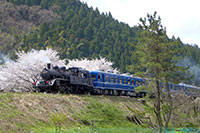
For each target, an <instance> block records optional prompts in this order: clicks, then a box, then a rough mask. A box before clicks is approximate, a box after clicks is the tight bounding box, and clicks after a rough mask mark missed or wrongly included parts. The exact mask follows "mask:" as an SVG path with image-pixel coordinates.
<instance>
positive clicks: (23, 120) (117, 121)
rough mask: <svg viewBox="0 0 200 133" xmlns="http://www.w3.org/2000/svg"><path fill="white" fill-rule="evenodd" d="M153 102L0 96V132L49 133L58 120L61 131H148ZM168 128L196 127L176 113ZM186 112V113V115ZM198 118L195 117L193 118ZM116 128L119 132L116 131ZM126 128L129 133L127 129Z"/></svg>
mask: <svg viewBox="0 0 200 133" xmlns="http://www.w3.org/2000/svg"><path fill="white" fill-rule="evenodd" d="M153 100H154V99H149V98H147V97H146V98H143V99H136V98H129V97H118V96H89V95H64V94H63V95H62V94H43V93H10V92H7V93H0V132H51V131H52V132H53V131H55V123H54V122H55V121H56V120H57V121H59V120H58V119H56V118H55V119H54V121H53V120H52V116H53V115H52V114H58V115H54V116H57V117H59V115H61V116H67V117H66V119H62V120H60V124H61V128H62V130H63V131H71V132H74V131H79V130H80V131H81V130H86V132H87V131H89V129H98V128H104V129H112V130H113V131H116V130H117V131H120V130H122V129H126V131H130V130H132V128H138V129H142V128H143V129H144V131H148V130H150V129H151V128H154V127H156V124H155V123H156V119H155V115H154V110H153ZM176 111H177V112H175V113H174V114H176V113H177V114H179V115H178V116H176V117H173V119H172V122H171V123H170V126H171V127H172V126H173V127H186V126H196V127H200V125H199V123H196V120H195V118H194V116H193V115H194V113H193V111H192V109H191V111H190V112H183V110H181V108H179V109H177V110H176ZM188 113H189V114H188ZM196 117H199V116H196ZM118 129H120V130H118ZM129 129H130V130H129Z"/></svg>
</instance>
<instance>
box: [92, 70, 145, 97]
mask: <svg viewBox="0 0 200 133" xmlns="http://www.w3.org/2000/svg"><path fill="white" fill-rule="evenodd" d="M90 76H91V78H92V80H93V86H94V89H95V91H96V92H97V93H99V94H109V95H127V96H145V95H146V92H139V93H137V92H136V91H135V89H134V88H136V87H138V86H140V85H144V84H145V81H144V80H143V79H141V78H135V77H131V76H128V75H123V74H114V73H107V72H103V71H90Z"/></svg>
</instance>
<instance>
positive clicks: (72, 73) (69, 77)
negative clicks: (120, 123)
mask: <svg viewBox="0 0 200 133" xmlns="http://www.w3.org/2000/svg"><path fill="white" fill-rule="evenodd" d="M40 75H41V77H42V79H41V80H39V81H38V82H34V83H33V87H34V88H35V89H36V91H38V92H48V93H57V92H59V93H67V94H85V93H89V94H100V95H116V96H130V97H144V96H146V94H147V93H150V92H148V91H147V90H142V89H140V91H138V92H137V91H136V89H135V88H137V87H139V86H147V84H148V81H146V80H144V79H142V78H138V77H132V76H130V75H126V74H115V73H111V72H104V71H88V70H85V69H82V68H79V67H72V68H68V69H66V67H58V66H54V67H51V64H47V68H44V69H43V70H42V72H41V73H40ZM160 86H163V84H162V83H160ZM141 88H142V87H141ZM161 88H162V90H163V92H166V89H165V88H164V87H161ZM169 88H170V90H171V92H173V93H176V92H180V91H182V92H184V93H185V94H186V95H193V96H194V97H198V96H199V95H200V88H199V87H195V86H191V85H185V84H173V83H169Z"/></svg>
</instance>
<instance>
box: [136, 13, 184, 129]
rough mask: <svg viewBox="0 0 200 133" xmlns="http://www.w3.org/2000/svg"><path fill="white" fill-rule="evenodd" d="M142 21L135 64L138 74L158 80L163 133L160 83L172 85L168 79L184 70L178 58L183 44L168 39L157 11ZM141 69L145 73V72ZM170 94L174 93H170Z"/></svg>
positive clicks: (158, 113) (157, 107)
mask: <svg viewBox="0 0 200 133" xmlns="http://www.w3.org/2000/svg"><path fill="white" fill-rule="evenodd" d="M140 22H141V24H139V31H138V35H137V41H138V44H137V45H136V47H135V53H134V54H133V56H134V61H135V62H137V65H135V64H134V67H133V68H134V69H135V70H138V72H139V73H138V74H140V75H142V76H145V77H148V78H150V79H152V80H153V81H154V82H155V96H156V100H155V104H154V106H155V110H154V112H155V114H156V117H157V122H158V125H159V128H160V132H162V123H163V120H162V116H161V111H162V110H161V93H162V92H161V87H160V82H163V83H166V85H168V82H170V81H173V80H174V79H176V78H177V77H176V78H175V75H176V76H177V75H180V73H181V72H182V71H183V70H184V69H182V68H181V67H179V66H176V64H177V58H175V57H177V56H178V51H179V47H180V44H181V43H180V42H177V41H176V40H173V39H169V38H168V36H167V35H166V28H164V27H163V26H162V25H161V18H160V17H159V16H158V17H157V13H156V12H155V13H154V14H153V15H149V14H147V18H144V19H142V18H141V19H140ZM141 71H143V72H142V73H141ZM136 74H137V73H136ZM180 80H181V78H180ZM180 80H178V81H180ZM166 87H168V86H166ZM168 90H169V87H168ZM168 94H170V92H169V93H168ZM169 100H170V97H169ZM170 103H171V101H170ZM170 117H171V116H170ZM169 120H170V118H169ZM169 120H168V121H169ZM167 124H168V123H167Z"/></svg>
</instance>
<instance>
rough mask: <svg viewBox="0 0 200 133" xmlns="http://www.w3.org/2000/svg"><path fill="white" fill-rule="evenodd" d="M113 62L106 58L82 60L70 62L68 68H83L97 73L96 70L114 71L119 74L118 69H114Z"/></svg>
mask: <svg viewBox="0 0 200 133" xmlns="http://www.w3.org/2000/svg"><path fill="white" fill-rule="evenodd" d="M112 64H113V63H112V62H109V61H107V60H106V59H105V58H100V59H93V60H88V59H82V60H76V59H75V60H70V61H69V63H68V65H67V67H81V68H83V69H86V70H89V71H95V70H102V71H105V72H106V71H112V72H115V73H116V72H118V71H117V69H113V68H112Z"/></svg>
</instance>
